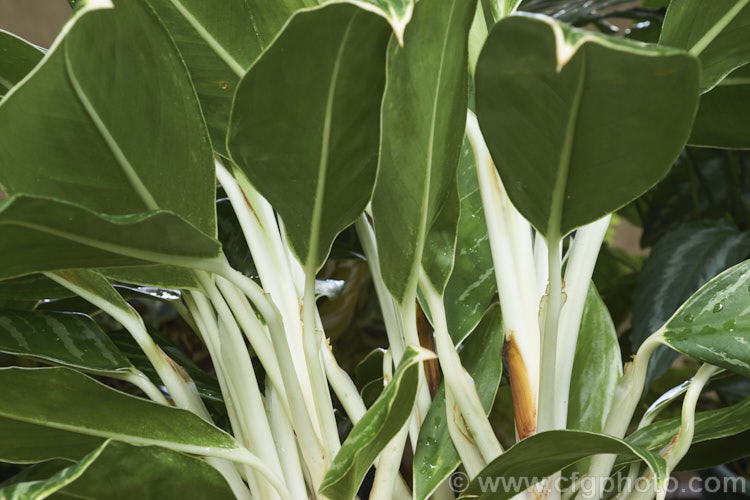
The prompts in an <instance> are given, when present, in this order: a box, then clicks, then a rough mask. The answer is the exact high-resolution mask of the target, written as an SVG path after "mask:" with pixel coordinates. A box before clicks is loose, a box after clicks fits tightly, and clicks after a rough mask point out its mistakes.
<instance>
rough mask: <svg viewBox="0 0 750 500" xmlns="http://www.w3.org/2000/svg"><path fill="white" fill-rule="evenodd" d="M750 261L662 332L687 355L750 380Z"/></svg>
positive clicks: (708, 288)
mask: <svg viewBox="0 0 750 500" xmlns="http://www.w3.org/2000/svg"><path fill="white" fill-rule="evenodd" d="M748 304H750V261H745V262H743V263H741V264H738V265H736V266H734V267H733V268H731V269H729V270H727V271H724V272H723V273H721V274H720V275H718V276H717V277H715V278H714V279H712V280H711V281H709V282H708V283H706V284H705V285H704V286H703V287H702V288H701V289H700V290H698V292H696V293H695V295H693V296H692V297H690V298H689V299H688V300H687V302H685V304H683V305H682V307H680V309H679V310H678V311H677V312H676V313H675V314H674V316H672V318H671V319H670V320H669V321H668V322H667V323H666V324H665V325H664V327H663V328H662V334H663V339H664V342H665V343H666V344H667V345H668V346H669V347H671V348H672V349H675V350H677V351H679V352H681V353H683V354H687V355H688V356H691V357H693V358H695V359H699V360H701V361H703V362H706V363H710V364H713V365H716V366H721V367H723V368H726V369H727V370H731V371H734V372H736V373H739V374H741V375H744V376H746V377H748V376H750V305H748Z"/></svg>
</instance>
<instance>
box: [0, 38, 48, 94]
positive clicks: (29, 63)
mask: <svg viewBox="0 0 750 500" xmlns="http://www.w3.org/2000/svg"><path fill="white" fill-rule="evenodd" d="M43 56H44V52H43V51H42V50H41V49H40V48H39V47H37V46H35V45H32V44H30V43H29V42H27V41H26V40H24V39H23V38H20V37H18V36H16V35H14V34H13V33H8V32H7V31H3V30H0V99H2V97H3V96H4V95H5V94H6V93H7V92H8V91H9V90H10V89H11V88H12V87H13V86H14V85H15V84H17V83H18V82H20V81H21V80H22V79H23V77H25V76H26V75H27V74H28V73H29V72H30V71H31V70H32V69H34V66H36V65H37V63H38V62H39V61H41V59H42V57H43Z"/></svg>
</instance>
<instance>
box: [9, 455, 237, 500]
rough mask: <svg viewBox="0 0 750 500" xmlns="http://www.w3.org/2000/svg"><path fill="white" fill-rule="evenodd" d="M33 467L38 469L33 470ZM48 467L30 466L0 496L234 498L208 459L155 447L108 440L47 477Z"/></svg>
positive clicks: (19, 499)
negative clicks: (78, 459)
mask: <svg viewBox="0 0 750 500" xmlns="http://www.w3.org/2000/svg"><path fill="white" fill-rule="evenodd" d="M41 465H45V464H41ZM56 465H57V467H60V466H61V465H65V464H64V462H63V463H60V462H58V463H57V464H56ZM37 468H39V469H40V470H37V471H35V470H34V469H37ZM50 469H51V468H50V467H49V466H48V467H41V468H40V467H39V466H37V467H34V468H32V469H31V470H30V471H28V472H27V473H26V474H25V476H26V477H25V478H24V481H23V482H19V483H16V484H14V485H12V486H9V487H6V488H3V489H0V497H2V498H4V499H5V498H7V499H8V500H23V499H27V498H32V497H33V498H37V497H36V496H33V495H34V494H39V493H41V492H45V493H46V494H50V493H54V496H53V498H59V499H80V498H91V499H93V498H160V499H165V500H167V499H183V498H212V499H213V498H216V499H227V500H229V499H233V498H235V497H234V495H233V494H232V490H231V489H230V488H229V485H227V483H226V481H225V480H224V478H223V477H222V476H221V474H220V473H219V472H218V471H217V470H216V469H214V468H213V467H212V466H210V465H209V464H208V463H206V462H205V461H203V460H201V459H198V458H192V457H189V456H187V455H183V454H182V453H177V452H175V451H171V450H168V449H165V448H160V447H157V446H131V445H128V444H125V443H121V442H117V441H107V442H106V443H104V444H102V445H101V446H100V447H97V448H96V449H95V450H94V451H92V452H91V453H90V454H89V455H87V456H86V457H84V458H83V459H82V460H81V461H80V462H78V463H76V464H73V465H69V466H68V467H65V468H62V469H60V470H58V471H57V472H56V473H55V474H54V475H52V476H51V477H50V476H46V475H44V474H45V473H46V474H49V472H51V470H50Z"/></svg>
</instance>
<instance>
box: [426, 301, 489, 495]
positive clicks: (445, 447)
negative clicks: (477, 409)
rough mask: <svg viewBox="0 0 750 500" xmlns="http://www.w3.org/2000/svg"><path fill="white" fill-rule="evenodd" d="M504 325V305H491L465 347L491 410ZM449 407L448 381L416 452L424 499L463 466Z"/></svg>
mask: <svg viewBox="0 0 750 500" xmlns="http://www.w3.org/2000/svg"><path fill="white" fill-rule="evenodd" d="M502 350H503V329H502V318H501V314H500V306H498V305H495V306H493V307H492V308H490V309H489V310H488V311H487V313H486V314H485V315H484V317H483V318H482V321H481V323H479V325H478V326H477V328H476V329H475V330H474V331H473V332H472V333H471V335H469V337H468V338H467V339H466V341H465V342H464V346H463V349H462V350H461V364H462V365H463V367H464V368H465V369H466V371H468V372H469V374H470V375H471V376H472V378H473V379H474V383H475V384H476V386H477V392H478V393H479V398H480V399H481V400H482V405H483V406H484V409H485V411H486V412H487V413H489V411H490V409H491V408H492V403H493V401H494V400H495V393H496V392H497V388H498V386H499V385H500V377H501V376H502V374H503V361H502V356H503V353H502ZM446 415H447V413H446V408H445V384H443V385H441V386H440V389H439V390H438V392H437V394H436V395H435V399H434V400H433V402H432V405H431V406H430V411H429V412H428V413H427V416H426V417H425V420H424V422H422V427H421V429H420V431H419V440H418V441H417V451H416V453H415V454H414V498H416V499H417V500H424V499H426V498H427V497H429V496H430V495H431V494H432V492H433V491H435V489H436V488H437V487H438V486H440V483H442V482H443V481H444V480H445V479H446V478H448V476H449V475H450V474H451V473H452V472H453V471H454V470H455V469H456V467H458V466H459V464H460V463H461V458H460V457H459V455H458V452H457V451H456V447H455V446H454V445H453V442H452V441H451V437H450V434H449V432H448V424H447V422H446V418H447V416H446Z"/></svg>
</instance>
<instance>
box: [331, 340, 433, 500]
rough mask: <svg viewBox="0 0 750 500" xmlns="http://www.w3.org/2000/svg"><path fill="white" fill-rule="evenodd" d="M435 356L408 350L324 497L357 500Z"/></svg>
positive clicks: (344, 449) (352, 437)
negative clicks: (427, 363) (424, 365)
mask: <svg viewBox="0 0 750 500" xmlns="http://www.w3.org/2000/svg"><path fill="white" fill-rule="evenodd" d="M434 357H435V355H434V354H432V353H431V352H430V351H427V350H425V349H422V348H419V347H414V346H409V347H408V348H407V349H406V351H405V352H404V355H403V356H402V357H401V361H400V362H399V364H398V367H397V369H396V372H395V373H394V375H393V380H391V382H390V383H389V384H388V385H387V386H386V388H385V389H384V390H383V393H382V394H381V395H380V397H379V398H378V400H377V401H375V403H374V404H373V405H372V406H371V407H370V409H369V410H367V413H365V415H364V416H363V417H362V419H361V420H360V421H359V422H357V425H355V426H354V428H353V429H352V430H351V432H350V433H349V436H348V437H347V438H346V441H344V443H343V444H342V445H341V449H340V450H339V452H338V453H337V454H336V457H335V458H334V459H333V463H332V464H331V466H330V468H329V469H328V472H327V473H326V475H325V477H324V478H323V483H322V484H321V485H320V493H321V494H322V495H324V496H325V497H327V498H330V499H331V500H349V499H351V498H354V496H355V494H356V493H357V490H358V489H359V485H360V484H361V483H362V480H363V479H364V477H365V474H366V473H367V471H368V470H369V469H370V466H372V462H373V461H374V460H375V458H376V457H377V456H378V454H379V453H380V451H381V450H382V449H383V448H384V447H385V446H386V445H387V444H388V442H389V441H390V440H391V439H392V438H393V437H394V436H395V435H396V434H398V432H399V430H400V429H401V427H402V426H403V425H404V423H405V422H406V421H407V419H408V418H409V417H410V416H411V413H412V407H413V405H414V399H415V398H416V395H417V387H418V385H419V379H420V373H419V372H420V370H422V365H421V363H420V362H421V361H424V360H427V359H431V358H434Z"/></svg>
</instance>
